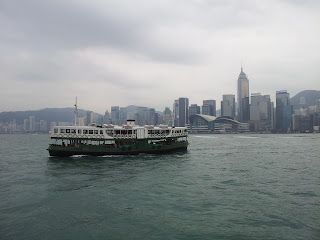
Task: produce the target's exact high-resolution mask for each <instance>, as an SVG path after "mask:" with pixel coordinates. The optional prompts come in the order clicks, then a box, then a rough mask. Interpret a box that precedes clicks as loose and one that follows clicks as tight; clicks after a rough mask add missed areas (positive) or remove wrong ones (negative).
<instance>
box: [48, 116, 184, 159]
mask: <svg viewBox="0 0 320 240" xmlns="http://www.w3.org/2000/svg"><path fill="white" fill-rule="evenodd" d="M187 137H188V131H187V128H186V127H168V126H167V125H159V126H152V125H145V126H136V125H135V121H134V120H127V124H125V125H122V126H117V125H112V124H103V125H98V124H91V125H89V126H56V127H53V129H52V130H51V139H52V141H53V143H52V144H50V145H49V148H48V151H49V154H50V156H57V157H66V156H72V155H93V156H103V155H134V154H140V153H155V154H156V153H167V152H172V151H178V150H186V149H187V147H188V140H187Z"/></svg>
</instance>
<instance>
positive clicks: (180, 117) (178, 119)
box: [173, 98, 189, 127]
mask: <svg viewBox="0 0 320 240" xmlns="http://www.w3.org/2000/svg"><path fill="white" fill-rule="evenodd" d="M173 109H174V116H175V120H174V125H175V126H176V127H185V126H186V124H188V122H189V119H188V118H189V99H188V98H179V99H178V100H175V102H174V104H173Z"/></svg>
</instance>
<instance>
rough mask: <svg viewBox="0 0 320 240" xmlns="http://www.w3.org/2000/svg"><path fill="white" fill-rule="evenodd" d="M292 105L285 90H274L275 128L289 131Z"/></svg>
mask: <svg viewBox="0 0 320 240" xmlns="http://www.w3.org/2000/svg"><path fill="white" fill-rule="evenodd" d="M291 122H292V105H291V104H290V94H289V93H288V92H287V91H286V90H282V91H277V92H276V129H277V130H278V131H285V132H287V131H289V130H290V129H291V128H292V125H291Z"/></svg>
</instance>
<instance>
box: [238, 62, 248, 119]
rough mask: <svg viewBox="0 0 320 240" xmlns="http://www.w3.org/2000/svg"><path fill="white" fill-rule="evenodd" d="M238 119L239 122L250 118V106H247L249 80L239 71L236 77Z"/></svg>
mask: <svg viewBox="0 0 320 240" xmlns="http://www.w3.org/2000/svg"><path fill="white" fill-rule="evenodd" d="M238 105H239V106H238V119H239V121H240V122H247V121H249V120H250V106H249V80H248V77H247V75H246V74H245V73H244V72H243V69H242V67H241V72H240V74H239V77H238Z"/></svg>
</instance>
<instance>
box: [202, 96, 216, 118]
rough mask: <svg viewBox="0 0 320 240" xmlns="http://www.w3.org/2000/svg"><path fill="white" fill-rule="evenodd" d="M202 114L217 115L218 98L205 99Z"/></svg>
mask: <svg viewBox="0 0 320 240" xmlns="http://www.w3.org/2000/svg"><path fill="white" fill-rule="evenodd" d="M202 114H203V115H209V116H216V115H217V113H216V100H213V99H211V100H203V105H202Z"/></svg>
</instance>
